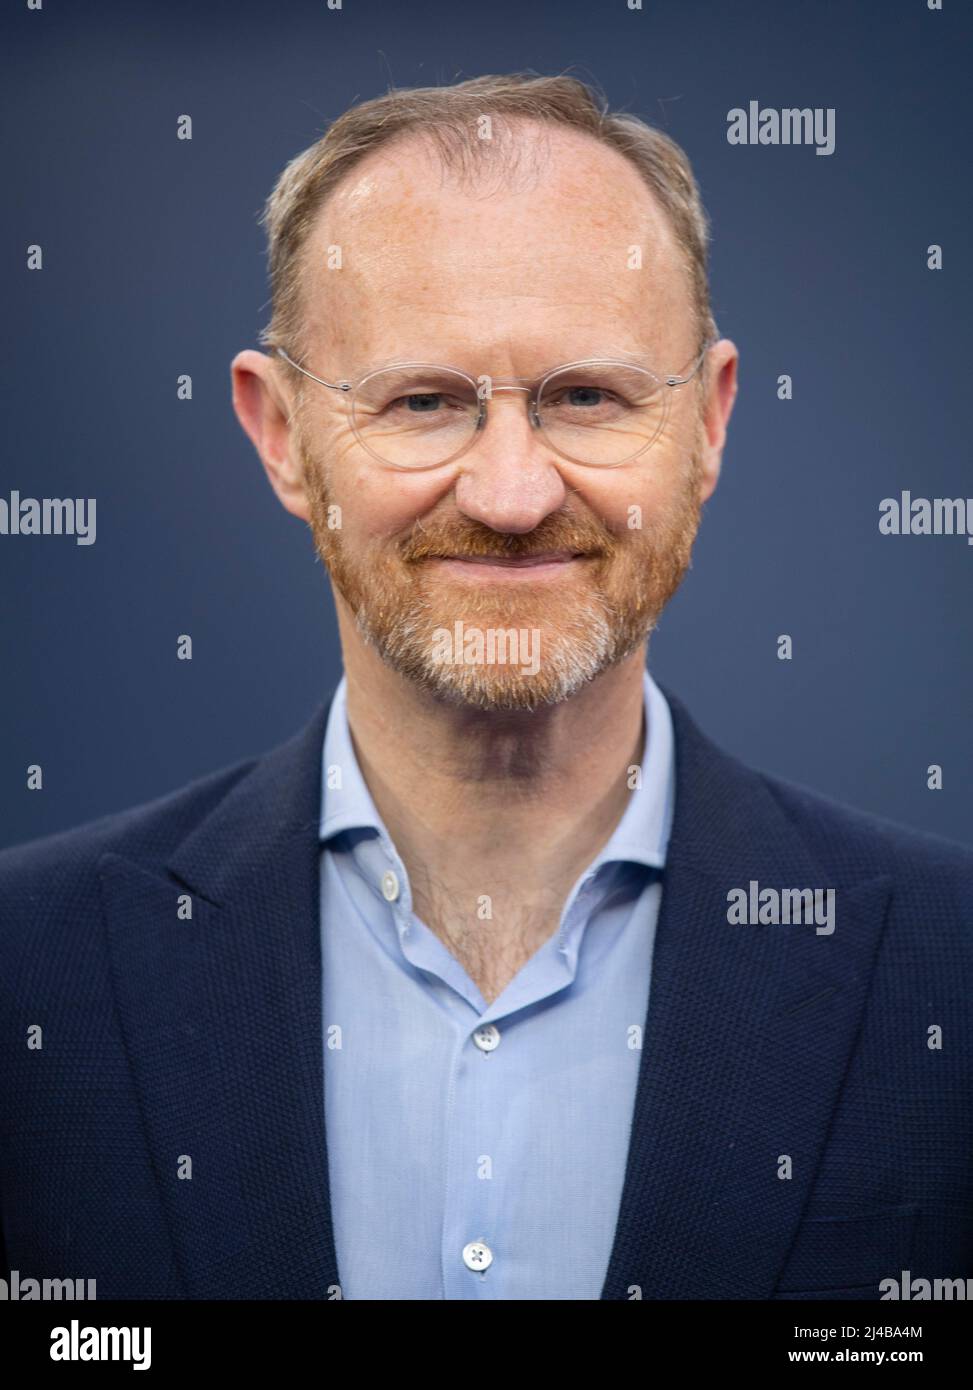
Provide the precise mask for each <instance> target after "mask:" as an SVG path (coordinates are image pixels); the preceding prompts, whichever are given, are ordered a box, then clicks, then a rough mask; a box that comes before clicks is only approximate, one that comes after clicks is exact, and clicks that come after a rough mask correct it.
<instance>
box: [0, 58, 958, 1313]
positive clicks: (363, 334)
mask: <svg viewBox="0 0 973 1390" xmlns="http://www.w3.org/2000/svg"><path fill="white" fill-rule="evenodd" d="M265 220H266V224H267V228H268V232H269V238H270V260H271V271H272V277H273V294H274V314H273V321H272V323H271V325H270V328H269V330H268V331H267V333H266V334H265V335H264V345H265V346H266V347H268V348H269V349H271V351H269V352H267V353H260V352H255V351H246V352H241V353H240V354H239V355H238V356H237V357H236V358H235V360H234V362H233V368H232V374H233V399H234V405H235V408H236V412H237V415H238V417H239V419H240V421H241V424H242V426H243V428H244V429H245V431H246V433H247V434H248V436H249V437H250V439H251V440H252V442H253V444H254V446H255V447H256V450H257V452H258V454H259V456H260V459H261V461H262V463H263V465H264V467H265V469H266V471H267V475H268V477H269V479H270V482H271V484H272V486H273V488H274V491H275V492H276V494H277V496H278V498H279V499H280V501H281V502H282V503H283V505H284V506H285V507H286V508H287V509H288V511H290V512H292V513H293V514H294V515H295V516H298V517H300V518H301V519H302V520H304V521H306V522H307V523H308V524H309V525H310V527H311V529H312V532H313V536H314V540H315V543H316V546H317V549H318V552H319V554H320V556H321V558H322V560H323V562H324V564H325V565H326V567H327V570H328V573H329V575H330V578H331V581H332V585H333V590H334V598H335V604H336V608H337V614H338V621H339V628H340V635H341V644H342V655H343V660H344V670H345V676H344V679H343V680H342V682H341V684H340V686H339V687H338V689H337V691H336V692H335V693H334V696H333V698H330V699H329V700H327V701H326V702H325V703H324V705H323V706H322V708H321V709H320V710H319V711H318V712H317V714H316V715H315V717H314V718H313V720H312V721H311V723H310V724H309V725H308V727H307V728H306V729H305V730H304V731H303V732H302V733H301V734H299V735H298V736H297V737H296V738H295V739H294V740H293V741H292V742H290V743H288V744H286V745H285V746H283V747H282V748H280V749H277V750H275V751H274V752H272V753H270V754H268V755H267V756H265V757H263V758H260V759H258V760H256V761H254V762H250V763H246V764H243V765H241V766H237V767H234V768H231V769H228V770H226V771H223V772H219V773H216V774H214V775H212V776H209V777H206V778H204V779H203V780H202V781H199V782H196V783H194V784H193V785H192V786H190V787H188V788H186V789H183V790H181V791H179V792H177V793H175V794H173V795H171V796H168V797H166V798H165V799H163V800H161V801H159V802H156V803H153V804H152V805H150V806H146V807H142V808H139V809H137V810H135V811H132V812H129V813H127V814H125V815H120V816H115V817H110V818H108V819H107V820H104V821H101V822H98V823H97V824H95V825H93V826H89V827H84V828H82V829H80V830H78V831H76V832H73V833H71V834H68V835H60V836H57V837H54V838H52V839H49V840H46V841H43V842H40V843H38V844H35V845H31V846H27V847H26V848H21V849H16V850H12V851H9V852H7V853H6V854H5V855H4V856H2V858H0V886H2V900H3V903H4V930H3V935H2V941H3V948H2V949H3V970H2V980H3V996H2V997H3V1014H4V1034H3V1037H4V1046H5V1066H4V1105H3V1116H4V1141H3V1148H2V1168H0V1200H2V1220H3V1229H4V1233H5V1239H6V1247H7V1248H6V1258H7V1262H8V1264H9V1265H10V1266H11V1267H15V1268H17V1269H19V1270H21V1271H28V1272H30V1273H35V1274H38V1275H40V1274H58V1273H67V1272H72V1271H74V1272H77V1273H79V1274H83V1275H84V1276H85V1277H97V1281H98V1291H99V1297H105V1296H111V1295H117V1296H128V1297H145V1298H148V1297H177V1298H180V1297H182V1298H185V1297H189V1298H205V1297H223V1298H272V1297H298V1298H334V1297H344V1298H351V1299H369V1298H377V1299H408V1298H419V1299H437V1298H449V1299H487V1300H491V1299H543V1298H552V1299H593V1298H599V1297H600V1298H607V1299H633V1298H646V1299H651V1298H758V1299H766V1298H800V1297H806V1298H815V1297H839V1298H869V1297H871V1298H878V1297H879V1296H880V1291H879V1284H880V1281H881V1280H883V1279H885V1278H887V1277H893V1276H894V1277H898V1275H899V1272H900V1271H901V1270H905V1269H909V1270H912V1271H913V1272H914V1273H916V1274H922V1275H925V1276H927V1277H933V1276H949V1277H963V1276H965V1275H969V1274H971V1273H973V1243H971V1225H970V1214H971V1200H970V1199H971V1177H973V1174H971V1167H973V1146H971V1144H970V1133H969V1131H970V1109H969V1105H968V1099H969V1090H968V1083H969V1076H970V1060H969V1059H970V1049H969V1034H968V1024H969V984H970V973H971V972H970V949H969V936H968V924H969V922H970V921H971V919H973V855H971V854H970V853H969V852H967V851H966V850H964V849H962V848H960V847H958V846H954V845H951V844H949V843H946V842H944V841H940V840H937V839H932V838H929V837H925V836H921V835H918V834H915V833H913V832H910V831H907V830H904V829H899V828H897V827H895V826H892V825H889V824H886V823H884V822H879V821H877V820H875V819H873V818H871V817H868V816H865V815H863V814H860V813H858V812H855V811H852V810H850V809H846V808H844V807H841V806H839V805H836V804H834V803H833V802H830V801H827V800H825V799H824V798H822V797H820V796H817V795H814V794H812V793H810V792H807V791H804V790H802V789H800V788H797V787H794V786H790V785H788V784H786V783H783V782H781V781H778V780H776V779H774V778H770V777H767V776H764V775H762V774H760V773H758V772H756V771H753V770H751V769H749V768H747V767H745V766H743V765H742V764H741V763H739V762H738V761H736V760H735V759H733V758H731V757H729V756H727V755H726V754H724V753H722V752H721V751H720V750H719V749H718V748H716V747H715V746H714V745H713V744H712V743H710V742H709V741H708V740H707V738H706V737H705V736H704V735H703V734H702V733H701V732H700V731H699V730H698V729H697V727H696V726H695V724H694V723H693V721H692V720H691V718H690V716H689V714H688V713H687V712H686V710H685V709H684V708H683V706H682V705H681V704H680V702H679V701H678V699H677V698H676V697H675V696H674V695H673V694H671V693H670V692H664V691H663V690H662V689H661V688H660V687H659V686H658V685H657V684H656V683H655V682H654V681H653V680H652V679H651V678H650V677H649V676H648V674H647V672H646V669H645V658H646V644H647V638H648V636H649V634H650V633H651V631H652V629H653V627H654V626H655V624H656V623H657V621H658V618H659V615H660V613H661V612H662V610H663V609H664V607H665V605H666V603H667V601H668V600H669V598H670V597H671V595H672V594H673V592H674V591H675V589H676V588H677V586H678V584H679V582H680V580H681V578H682V576H683V574H684V572H685V570H686V568H687V566H688V563H689V559H690V552H691V546H692V542H693V539H694V536H695V533H696V529H697V526H698V521H699V514H700V508H701V506H702V504H703V503H704V502H705V501H706V500H707V498H708V497H709V496H710V495H711V494H712V492H713V490H714V488H715V486H716V482H717V478H718V474H719V469H720V461H721V455H722V450H723V445H724V440H725V437H726V429H727V424H728V421H729V418H730V414H731V410H732V406H733V401H734V397H735V395H736V390H737V381H736V367H737V350H736V348H735V347H734V345H733V344H732V343H731V342H729V341H728V340H726V339H722V338H719V337H718V336H717V335H716V333H715V331H714V329H715V325H714V324H713V321H712V317H711V315H710V310H709V303H708V297H707V289H706V271H705V261H706V241H707V225H706V219H705V214H704V213H703V210H702V208H701V206H700V203H699V195H698V191H697V189H696V185H695V183H694V181H693V177H692V173H691V171H690V169H689V166H688V162H687V161H686V159H685V156H684V155H683V154H682V153H681V151H679V149H678V148H677V147H676V146H675V145H674V144H673V143H672V142H671V141H670V140H668V139H667V138H666V137H665V136H663V135H661V134H659V133H658V132H654V131H652V130H650V129H649V128H648V127H646V126H644V125H642V124H641V123H640V122H638V121H637V120H635V119H634V118H631V117H628V116H612V115H610V114H608V113H606V112H605V111H603V110H602V109H601V107H600V106H599V104H598V102H597V101H596V100H595V99H594V98H593V96H592V94H591V93H590V92H589V91H588V90H587V89H586V88H585V87H584V86H582V85H581V84H580V83H578V82H576V81H574V80H573V79H569V78H564V77H560V78H530V77H525V76H521V75H517V76H513V77H500V78H493V77H488V78H479V79H476V80H474V81H470V82H465V83H460V84H458V85H456V86H454V87H450V88H443V89H429V90H418V91H405V92H392V93H390V94H388V95H387V96H385V97H382V98H380V99H378V100H376V101H373V102H368V103H365V104H364V105H363V106H360V107H357V108H354V109H353V110H351V111H349V112H348V113H346V114H345V115H344V116H343V117H342V118H341V119H339V120H338V121H337V122H336V123H335V124H334V126H333V127H332V128H331V129H330V131H329V132H328V133H327V135H326V136H325V137H323V138H322V140H320V141H319V142H318V143H317V144H316V145H315V146H314V147H312V149H310V150H309V151H307V152H306V153H305V154H304V155H302V156H301V157H300V158H298V159H297V160H295V161H294V162H293V163H292V164H291V165H290V166H289V167H288V169H287V170H286V171H285V173H284V175H283V176H282V178H281V180H280V182H279V183H278V186H277V188H276V189H275V190H274V193H273V195H272V197H271V199H270V201H269V203H268V207H267V212H266V218H265ZM32 1029H33V1030H39V1033H40V1035H41V1036H42V1046H38V1045H37V1042H36V1036H35V1033H32V1031H31V1030H32ZM964 1083H965V1085H964Z"/></svg>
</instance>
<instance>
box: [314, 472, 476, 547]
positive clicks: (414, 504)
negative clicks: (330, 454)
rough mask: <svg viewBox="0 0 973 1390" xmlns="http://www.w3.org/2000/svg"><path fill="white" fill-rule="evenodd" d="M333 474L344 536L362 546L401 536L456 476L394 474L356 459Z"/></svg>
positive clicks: (436, 501) (443, 493)
mask: <svg viewBox="0 0 973 1390" xmlns="http://www.w3.org/2000/svg"><path fill="white" fill-rule="evenodd" d="M360 452H361V451H360V450H358V451H356V453H359V454H360ZM347 462H348V463H349V465H350V466H348V467H347V468H341V467H339V468H338V469H336V470H335V471H334V473H333V474H332V483H333V488H334V495H335V501H337V502H339V503H340V504H341V507H342V512H343V516H344V530H345V533H346V535H348V536H354V538H355V540H356V542H357V543H358V544H359V545H362V546H368V545H373V544H380V543H382V542H384V541H388V540H391V539H393V538H395V537H398V536H401V535H402V534H403V532H406V531H408V530H409V529H410V527H412V525H413V524H414V523H415V522H416V521H420V520H421V519H422V518H423V517H425V516H428V515H429V513H430V512H432V511H433V510H434V509H435V508H436V506H437V504H438V503H439V502H440V501H441V500H442V498H443V497H444V496H445V495H446V494H447V493H448V492H449V491H450V489H451V488H452V487H453V485H454V483H455V472H449V476H447V471H444V470H442V469H433V470H431V471H430V472H428V473H397V472H395V471H394V470H393V469H385V468H382V467H381V465H380V464H377V463H376V464H375V465H374V466H370V464H369V463H367V462H366V463H362V462H361V461H360V459H359V458H355V460H354V461H353V462H352V461H351V459H350V457H349V459H348V461H347Z"/></svg>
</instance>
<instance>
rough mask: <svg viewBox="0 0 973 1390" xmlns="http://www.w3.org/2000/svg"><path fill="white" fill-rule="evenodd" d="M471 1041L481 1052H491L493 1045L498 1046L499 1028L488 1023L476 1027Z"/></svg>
mask: <svg viewBox="0 0 973 1390" xmlns="http://www.w3.org/2000/svg"><path fill="white" fill-rule="evenodd" d="M473 1041H474V1042H475V1043H476V1045H477V1047H478V1048H479V1049H480V1051H481V1052H492V1051H493V1049H494V1048H495V1047H499V1046H500V1029H499V1028H494V1026H493V1024H492V1023H488V1024H487V1025H486V1027H485V1028H477V1030H476V1032H475V1033H474V1034H473Z"/></svg>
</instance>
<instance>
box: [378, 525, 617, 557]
mask: <svg viewBox="0 0 973 1390" xmlns="http://www.w3.org/2000/svg"><path fill="white" fill-rule="evenodd" d="M564 550H569V551H573V552H575V553H576V554H579V555H592V556H600V557H605V558H610V557H612V556H613V555H615V553H616V552H617V550H618V542H617V541H616V540H615V538H614V536H613V535H612V534H611V532H610V531H609V530H608V529H607V528H606V527H605V526H602V525H601V524H600V523H599V522H597V521H596V520H595V519H594V518H589V517H574V516H559V515H554V516H546V517H545V518H544V519H543V521H541V522H540V523H539V524H538V525H537V526H535V527H534V529H533V531H525V532H523V533H521V534H515V533H513V532H509V531H494V530H492V529H491V528H490V527H489V526H485V525H484V524H483V523H482V522H480V521H474V520H471V519H469V518H465V519H463V520H456V521H451V522H446V521H442V522H433V523H431V524H430V523H420V522H416V523H415V525H414V526H413V528H412V531H411V532H410V533H409V535H408V536H406V537H405V539H404V540H402V541H401V542H400V543H399V553H400V555H401V557H402V559H403V560H404V561H405V562H406V563H407V564H417V563H419V561H421V560H439V559H443V558H444V557H447V556H448V557H453V556H457V557H459V558H461V559H466V560H474V559H511V560H525V559H530V558H531V557H532V556H535V555H546V554H549V553H550V552H552V551H564Z"/></svg>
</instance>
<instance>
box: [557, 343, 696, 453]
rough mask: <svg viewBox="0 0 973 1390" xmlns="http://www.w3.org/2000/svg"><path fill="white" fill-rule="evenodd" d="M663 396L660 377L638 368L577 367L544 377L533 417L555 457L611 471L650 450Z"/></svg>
mask: <svg viewBox="0 0 973 1390" xmlns="http://www.w3.org/2000/svg"><path fill="white" fill-rule="evenodd" d="M667 397H668V392H667V391H666V389H665V387H664V386H663V384H662V382H661V381H660V380H659V378H658V377H656V376H653V375H652V373H651V372H647V371H643V370H642V368H640V367H629V366H626V365H625V364H624V363H614V362H591V363H582V364H581V365H580V366H573V367H564V368H562V369H561V370H560V371H557V372H554V373H553V374H552V375H551V376H549V377H548V378H547V380H546V381H545V382H544V383H543V385H542V387H541V392H540V397H539V399H538V402H537V413H538V416H539V417H540V423H541V428H542V429H543V431H544V433H545V435H546V436H547V439H548V441H549V442H550V444H551V445H552V446H553V447H554V448H555V449H557V451H558V452H559V453H561V454H563V455H564V456H565V457H566V458H569V459H574V460H575V461H576V462H578V463H589V464H600V465H602V466H603V467H611V466H612V465H613V464H617V463H625V462H627V461H628V460H629V459H632V458H635V457H636V456H637V455H638V454H640V453H642V452H643V450H645V449H647V448H648V447H649V445H650V444H651V443H652V441H653V440H654V439H655V438H656V436H657V435H658V433H659V431H660V430H661V429H662V425H663V422H664V418H665V411H666V404H667Z"/></svg>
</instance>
